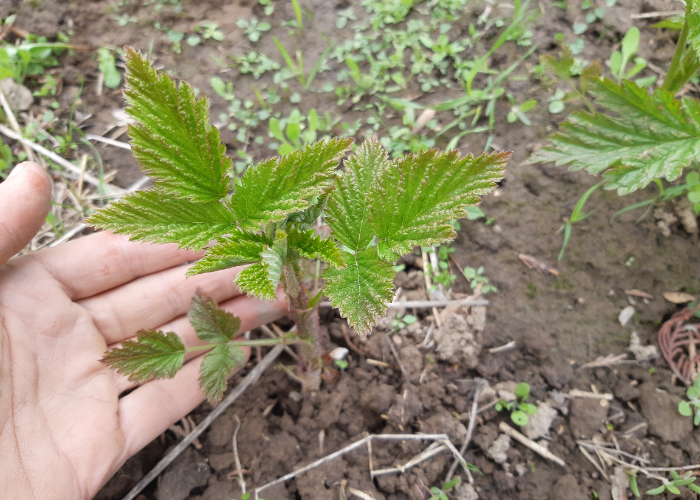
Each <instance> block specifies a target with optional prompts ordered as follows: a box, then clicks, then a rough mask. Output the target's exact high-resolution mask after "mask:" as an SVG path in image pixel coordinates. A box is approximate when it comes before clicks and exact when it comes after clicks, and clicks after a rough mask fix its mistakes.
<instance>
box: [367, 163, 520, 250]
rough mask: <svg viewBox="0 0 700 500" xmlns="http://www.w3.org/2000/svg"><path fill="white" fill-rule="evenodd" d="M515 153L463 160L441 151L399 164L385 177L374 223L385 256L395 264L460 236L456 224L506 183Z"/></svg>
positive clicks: (374, 205)
mask: <svg viewBox="0 0 700 500" xmlns="http://www.w3.org/2000/svg"><path fill="white" fill-rule="evenodd" d="M509 157H510V153H508V152H505V153H492V154H488V155H487V154H483V155H481V156H479V157H477V158H474V157H473V156H472V155H467V156H465V157H464V158H460V157H459V153H458V152H457V151H449V152H444V153H443V152H440V151H438V150H437V149H430V150H426V151H421V152H420V153H418V154H411V155H407V156H405V157H403V158H397V159H396V160H394V161H392V163H391V165H390V166H389V167H388V168H386V169H384V170H383V171H382V173H381V175H380V176H379V181H378V185H377V188H376V192H375V193H374V196H373V199H372V200H371V201H370V205H371V216H370V221H371V223H372V227H373V228H374V234H375V236H377V237H378V238H379V240H380V241H379V246H378V251H379V256H380V257H382V258H384V259H386V260H393V259H395V258H398V257H399V256H400V255H402V254H404V253H407V252H410V251H411V249H412V248H413V247H414V246H416V245H420V246H427V245H431V244H434V243H441V242H443V241H445V240H448V239H452V238H454V237H455V236H456V233H455V231H454V228H453V227H452V226H451V225H450V224H449V222H450V221H452V220H455V219H459V218H462V217H465V216H466V215H467V211H466V208H467V207H469V206H474V205H476V204H478V203H479V201H480V196H481V195H484V194H487V193H489V192H491V191H492V190H493V189H494V187H495V186H496V183H497V182H498V181H499V180H500V179H501V178H502V177H503V173H504V167H505V163H506V161H507V160H508V158H509Z"/></svg>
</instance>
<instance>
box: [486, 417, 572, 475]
mask: <svg viewBox="0 0 700 500" xmlns="http://www.w3.org/2000/svg"><path fill="white" fill-rule="evenodd" d="M498 428H499V429H500V430H501V432H504V433H505V434H508V435H509V436H510V437H512V438H513V439H515V440H516V441H519V442H520V443H522V444H524V445H525V446H527V447H528V448H530V449H531V450H532V451H534V452H535V453H537V454H538V455H540V456H542V457H544V458H546V459H547V460H551V461H552V462H554V463H556V464H559V465H561V466H562V467H566V462H564V461H563V460H562V459H561V458H559V457H558V456H556V455H555V454H554V453H552V452H551V451H549V450H548V449H547V448H545V447H544V446H542V445H539V444H537V443H535V442H534V441H533V440H532V439H529V438H527V437H525V436H524V435H523V434H521V433H519V432H518V431H516V430H515V429H513V428H512V427H511V426H510V425H508V424H506V423H505V422H501V423H500V424H499V425H498Z"/></svg>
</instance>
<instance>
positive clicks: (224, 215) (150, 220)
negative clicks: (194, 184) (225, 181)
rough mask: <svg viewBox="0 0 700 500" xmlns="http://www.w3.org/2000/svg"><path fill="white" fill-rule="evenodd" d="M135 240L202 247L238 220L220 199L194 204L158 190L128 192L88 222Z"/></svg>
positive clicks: (233, 226) (223, 233) (228, 231)
mask: <svg viewBox="0 0 700 500" xmlns="http://www.w3.org/2000/svg"><path fill="white" fill-rule="evenodd" d="M86 222H87V223H88V224H91V225H94V226H95V227H98V228H101V229H110V230H112V231H114V232H115V233H117V234H128V235H130V236H131V239H132V240H139V241H151V242H153V243H177V244H179V246H180V248H192V249H194V250H199V249H200V248H202V247H203V246H204V245H206V244H207V243H209V242H210V241H211V240H213V239H216V238H218V237H221V236H223V235H225V234H227V233H230V232H231V231H233V230H234V228H235V219H234V218H233V214H232V213H231V212H229V211H228V210H227V209H226V207H224V206H223V205H222V204H221V203H219V202H218V201H213V202H208V203H191V202H188V201H187V200H178V199H171V198H164V197H163V196H162V194H161V193H159V192H158V191H139V192H136V193H132V194H128V195H126V196H124V197H123V198H122V199H120V200H118V201H115V202H113V203H112V204H110V205H109V206H108V207H107V208H103V209H102V210H100V211H99V212H97V213H96V214H94V215H92V216H91V217H89V218H88V220H87V221H86Z"/></svg>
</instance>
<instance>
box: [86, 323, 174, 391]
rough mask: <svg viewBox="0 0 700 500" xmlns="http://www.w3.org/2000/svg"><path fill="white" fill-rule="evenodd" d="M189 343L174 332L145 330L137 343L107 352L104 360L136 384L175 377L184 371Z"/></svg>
mask: <svg viewBox="0 0 700 500" xmlns="http://www.w3.org/2000/svg"><path fill="white" fill-rule="evenodd" d="M184 360H185V344H183V343H182V339H180V337H178V336H177V335H176V334H174V333H173V332H168V333H163V332H160V331H156V330H141V331H140V332H138V334H137V336H136V340H126V341H124V342H122V345H121V347H118V348H116V349H112V350H110V351H108V352H106V353H105V355H104V356H103V357H102V359H101V360H100V361H101V362H102V363H104V364H105V365H107V366H109V367H110V368H114V369H115V370H117V371H119V373H121V374H122V375H126V376H127V377H129V380H132V381H135V382H144V381H146V380H148V379H149V378H172V377H174V376H175V374H176V373H177V372H178V370H179V369H180V368H182V363H183V362H184Z"/></svg>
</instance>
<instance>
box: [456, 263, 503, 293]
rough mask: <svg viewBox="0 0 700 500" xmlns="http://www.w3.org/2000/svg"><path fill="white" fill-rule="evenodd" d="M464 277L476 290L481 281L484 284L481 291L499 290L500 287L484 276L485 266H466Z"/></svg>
mask: <svg viewBox="0 0 700 500" xmlns="http://www.w3.org/2000/svg"><path fill="white" fill-rule="evenodd" d="M462 274H464V277H465V278H467V280H468V281H469V286H470V287H471V289H472V290H474V289H475V288H476V287H477V285H478V284H479V283H481V284H482V287H481V293H482V294H484V295H485V294H487V293H491V292H494V293H495V292H498V288H496V287H495V286H493V285H492V284H491V281H490V280H489V279H488V278H487V277H486V276H484V266H480V267H479V268H478V269H474V268H473V267H465V268H464V271H463V273H462Z"/></svg>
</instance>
